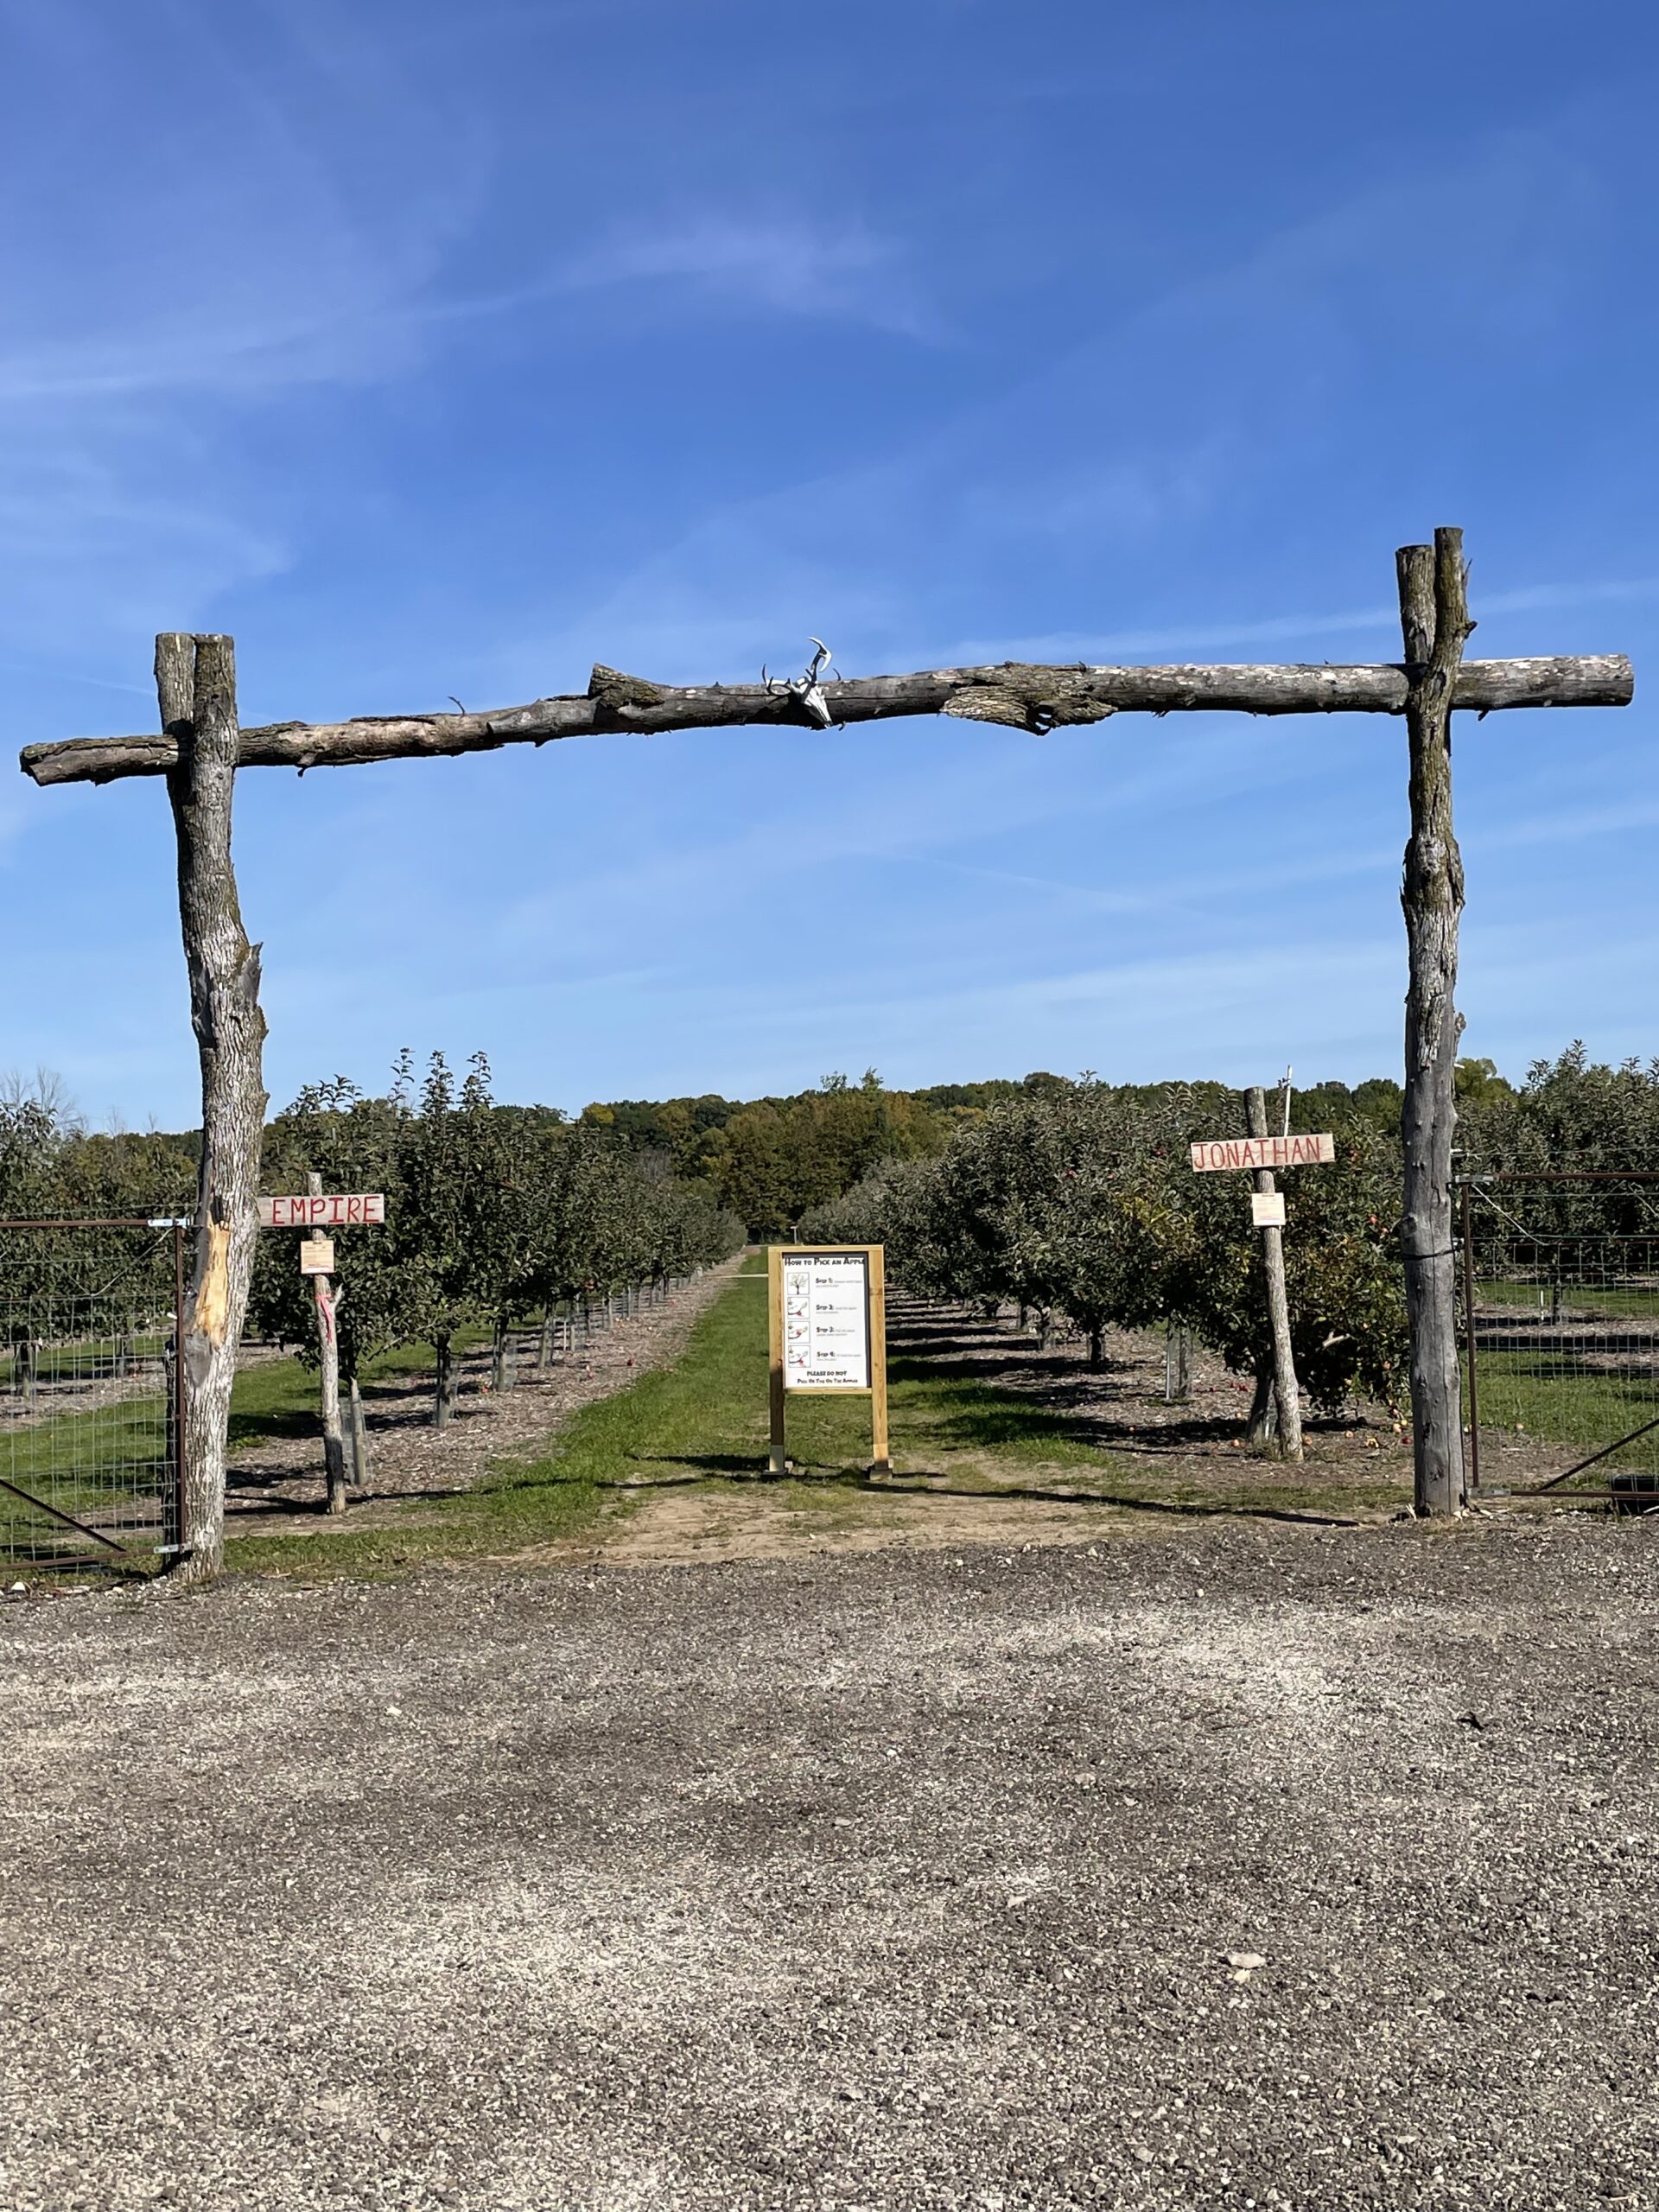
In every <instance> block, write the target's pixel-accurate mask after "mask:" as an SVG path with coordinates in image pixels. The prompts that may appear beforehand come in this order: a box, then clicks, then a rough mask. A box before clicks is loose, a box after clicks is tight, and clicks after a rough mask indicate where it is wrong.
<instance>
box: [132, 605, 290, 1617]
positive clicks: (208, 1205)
mask: <svg viewBox="0 0 1659 2212" xmlns="http://www.w3.org/2000/svg"><path fill="white" fill-rule="evenodd" d="M156 692H157V695H158V696H159V698H160V702H161V710H162V729H163V731H164V732H165V734H166V735H167V737H168V740H169V741H171V742H172V743H173V744H174V745H175V747H176V748H177V758H176V765H175V766H173V767H171V768H170V769H169V770H168V798H170V800H171V801H172V804H173V821H174V826H175V829H176V831H177V835H178V848H179V917H180V920H181V924H182V926H183V934H184V957H185V964H186V967H187V968H188V971H189V976H190V1020H191V1025H192V1027H194V1030H195V1033H196V1044H197V1047H198V1050H199V1052H200V1058H201V1181H200V1200H199V1205H198V1209H197V1215H196V1257H195V1268H194V1275H193V1277H192V1281H191V1288H190V1297H189V1300H188V1306H187V1310H186V1313H185V1323H184V1344H183V1347H182V1350H183V1360H184V1377H185V1389H184V1421H183V1430H184V1433H183V1437H182V1440H181V1443H182V1451H181V1459H182V1470H183V1482H182V1484H181V1489H182V1502H183V1516H182V1517H183V1526H182V1528H181V1530H180V1532H179V1544H180V1554H179V1563H178V1566H177V1567H176V1569H175V1573H177V1575H178V1577H179V1579H180V1580H182V1581H185V1582H192V1583H194V1582H205V1581H207V1580H211V1578H212V1577H213V1576H214V1575H216V1574H217V1573H219V1570H220V1568H221V1567H223V1566H224V1563H225V1455H226V1439H227V1436H228V1433H229V1429H230V1417H231V1386H232V1383H234V1382H235V1380H236V1358H237V1352H238V1349H239V1347H240V1345H241V1341H242V1322H243V1317H244V1316H245V1313H246V1312H247V1306H248V1285H249V1282H250V1281H251V1277H252V1274H253V1250H254V1240H255V1238H256V1237H257V1235H258V1233H259V1232H258V1224H257V1213H256V1210H255V1205H254V1201H255V1198H257V1194H258V1188H259V1147H260V1141H261V1139H262V1137H263V1135H264V1120H265V1090H264V1078H263V1074H262V1065H263V1057H264V1040H265V1018H264V1014H262V1013H261V1012H260V1010H259V950H258V947H257V945H252V944H249V942H248V939H247V933H246V931H245V930H244V929H243V926H242V911H241V906H240V904H239V902H238V898H237V893H236V874H235V870H234V869H233V868H232V864H231V798H232V787H233V785H234V783H235V778H236V764H237V758H238V747H239V744H240V733H239V731H238V727H237V717H236V658H235V650H234V647H233V646H232V642H231V640H230V639H228V638H218V637H190V636H188V635H185V634H182V633H181V632H164V633H163V634H162V636H161V637H159V638H157V639H156Z"/></svg>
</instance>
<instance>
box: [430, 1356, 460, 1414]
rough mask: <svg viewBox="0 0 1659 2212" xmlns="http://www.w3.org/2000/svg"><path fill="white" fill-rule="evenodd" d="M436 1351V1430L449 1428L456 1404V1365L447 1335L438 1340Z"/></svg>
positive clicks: (434, 1412) (434, 1394) (434, 1403)
mask: <svg viewBox="0 0 1659 2212" xmlns="http://www.w3.org/2000/svg"><path fill="white" fill-rule="evenodd" d="M435 1351H436V1352H437V1355H438V1372H437V1378H436V1383H435V1389H434V1391H433V1397H432V1426H433V1427H434V1428H448V1426H449V1416H450V1414H451V1413H453V1412H454V1403H455V1363H454V1354H453V1352H452V1351H451V1350H450V1344H449V1338H448V1336H447V1335H445V1336H442V1337H440V1338H438V1340H437V1343H436V1345H435Z"/></svg>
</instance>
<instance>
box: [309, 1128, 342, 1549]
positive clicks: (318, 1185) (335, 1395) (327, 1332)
mask: <svg viewBox="0 0 1659 2212" xmlns="http://www.w3.org/2000/svg"><path fill="white" fill-rule="evenodd" d="M305 1187H306V1189H307V1190H308V1192H310V1193H311V1195H312V1197H313V1198H321V1196H322V1176H321V1173H320V1172H319V1171H318V1170H317V1169H316V1168H315V1167H314V1168H313V1169H312V1170H311V1171H310V1173H308V1175H307V1177H306V1179H305ZM308 1233H309V1232H308ZM311 1290H312V1295H313V1297H314V1298H315V1300H316V1309H317V1367H318V1372H319V1373H320V1374H321V1377H322V1466H323V1473H324V1476H325V1478H326V1479H327V1510H328V1511H329V1512H330V1513H343V1512H344V1511H345V1510H346V1442H345V1439H344V1437H343V1436H342V1435H341V1433H340V1337H339V1333H338V1332H337V1331H336V1329H335V1327H334V1282H333V1281H332V1279H331V1278H330V1277H329V1276H327V1275H313V1276H312V1278H311Z"/></svg>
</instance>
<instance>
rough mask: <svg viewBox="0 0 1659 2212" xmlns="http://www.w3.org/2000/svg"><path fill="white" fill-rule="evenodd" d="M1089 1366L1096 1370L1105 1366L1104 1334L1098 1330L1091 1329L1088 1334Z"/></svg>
mask: <svg viewBox="0 0 1659 2212" xmlns="http://www.w3.org/2000/svg"><path fill="white" fill-rule="evenodd" d="M1089 1364H1090V1367H1091V1368H1093V1369H1095V1370H1099V1369H1101V1368H1103V1367H1104V1366H1105V1364H1106V1338H1105V1333H1104V1332H1103V1330H1101V1329H1098V1328H1091V1329H1090V1332H1089Z"/></svg>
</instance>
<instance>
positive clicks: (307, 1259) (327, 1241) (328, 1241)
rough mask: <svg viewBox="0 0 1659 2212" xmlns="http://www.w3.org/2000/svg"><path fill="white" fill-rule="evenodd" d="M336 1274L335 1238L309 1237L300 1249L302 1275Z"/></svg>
mask: <svg viewBox="0 0 1659 2212" xmlns="http://www.w3.org/2000/svg"><path fill="white" fill-rule="evenodd" d="M300 1273H301V1274H302V1275H331V1274H333V1273H334V1238H333V1237H332V1236H308V1237H307V1238H306V1240H305V1242H304V1243H302V1245H301V1247H300Z"/></svg>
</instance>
